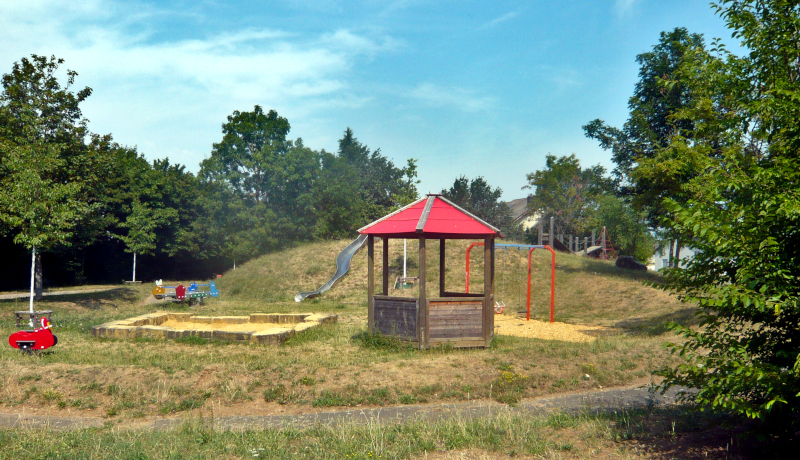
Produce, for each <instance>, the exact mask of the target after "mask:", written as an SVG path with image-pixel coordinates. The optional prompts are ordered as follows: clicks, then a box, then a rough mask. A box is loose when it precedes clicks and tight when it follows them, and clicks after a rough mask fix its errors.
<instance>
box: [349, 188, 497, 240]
mask: <svg viewBox="0 0 800 460" xmlns="http://www.w3.org/2000/svg"><path fill="white" fill-rule="evenodd" d="M358 233H361V234H365V235H374V236H381V237H393V238H420V237H425V238H458V239H478V238H488V237H502V236H503V235H502V234H501V233H500V230H499V229H498V228H497V227H494V226H493V225H491V224H489V223H487V222H485V221H483V220H481V219H480V218H478V217H476V216H475V215H473V214H471V213H469V212H468V211H466V210H464V209H462V208H460V207H459V206H458V205H456V204H455V203H453V202H452V201H450V200H448V199H447V198H444V197H443V196H441V195H436V194H431V195H428V196H426V197H425V198H421V199H419V200H417V201H415V202H413V203H411V204H409V205H408V206H406V207H404V208H402V209H399V210H397V211H395V212H393V213H391V214H388V215H386V216H384V217H382V218H380V219H378V220H376V221H375V222H373V223H371V224H369V225H367V226H365V227H363V228H361V229H359V230H358Z"/></svg>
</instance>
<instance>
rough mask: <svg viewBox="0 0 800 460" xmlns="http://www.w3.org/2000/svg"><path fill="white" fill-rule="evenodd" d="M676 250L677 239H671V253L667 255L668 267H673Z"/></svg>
mask: <svg viewBox="0 0 800 460" xmlns="http://www.w3.org/2000/svg"><path fill="white" fill-rule="evenodd" d="M674 252H675V240H673V239H672V238H670V239H669V253H668V255H667V267H672V263H673V262H672V258H673V253H674Z"/></svg>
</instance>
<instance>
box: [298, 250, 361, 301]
mask: <svg viewBox="0 0 800 460" xmlns="http://www.w3.org/2000/svg"><path fill="white" fill-rule="evenodd" d="M365 241H367V235H359V236H358V238H356V239H355V240H353V242H352V243H350V244H348V245H347V247H346V248H344V249H342V252H340V253H339V255H338V256H336V273H334V274H333V276H332V277H331V279H329V280H328V282H327V283H325V284H323V285H322V286H320V287H319V289H317V290H316V291H309V292H301V293H299V294H297V295H296V296H294V301H295V302H302V301H303V300H305V299H310V298H312V297H316V296H318V295H320V294H322V293H323V292H325V291H327V290H328V289H330V288H332V287H333V285H334V284H336V282H337V281H339V280H340V279H342V277H343V276H344V275H346V274H347V272H348V271H349V270H350V261H351V260H353V256H354V255H356V253H357V252H358V251H359V250H360V249H361V247H362V246H364V242H365Z"/></svg>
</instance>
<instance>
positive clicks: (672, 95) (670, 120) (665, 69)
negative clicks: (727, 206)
mask: <svg viewBox="0 0 800 460" xmlns="http://www.w3.org/2000/svg"><path fill="white" fill-rule="evenodd" d="M703 49H704V40H703V37H702V35H699V34H692V33H689V31H688V30H686V29H685V28H682V27H678V28H675V29H674V30H672V31H669V32H662V33H661V35H660V38H659V42H658V43H657V44H656V45H655V46H653V49H652V50H651V51H648V52H646V53H642V54H640V55H638V56H637V57H636V62H637V63H638V64H639V81H638V82H637V83H636V86H635V88H634V92H633V95H632V96H631V98H630V99H629V101H628V107H629V108H630V116H629V118H628V120H627V121H626V122H625V124H624V126H623V127H622V128H621V129H619V128H614V127H611V126H608V125H607V124H605V122H603V121H602V120H599V119H598V120H593V121H591V122H590V123H588V124H587V125H585V126H584V127H583V129H584V131H585V133H586V135H587V136H588V137H590V138H593V139H596V140H597V141H599V143H600V146H601V147H603V148H604V149H607V150H611V157H612V160H613V161H614V163H615V165H616V168H615V169H614V171H613V173H614V175H615V176H616V178H617V180H618V181H619V182H620V185H621V186H620V194H621V196H622V197H624V198H625V199H626V201H628V202H630V203H631V204H632V205H633V206H634V208H635V209H637V210H640V211H644V212H645V213H646V217H647V221H648V223H649V225H650V227H652V228H653V229H657V228H659V227H661V226H662V219H663V218H664V217H665V215H666V213H667V211H668V209H667V208H665V207H664V205H663V202H664V199H665V198H670V199H672V200H677V201H681V202H685V201H686V199H687V198H688V197H687V195H686V191H685V190H684V189H683V187H682V185H683V184H684V183H686V181H687V180H689V179H690V178H691V177H693V176H694V175H696V174H698V171H701V170H702V169H694V168H691V167H689V166H694V165H690V164H687V163H685V162H680V161H671V162H665V161H664V158H663V157H662V156H661V155H660V153H661V152H662V151H663V150H664V149H665V148H668V147H670V146H671V145H672V144H673V143H683V144H686V143H691V142H692V139H693V136H694V134H695V133H696V130H695V123H696V122H698V121H699V120H695V119H694V118H691V117H683V116H679V114H680V113H681V112H682V111H683V110H685V109H686V108H687V107H693V106H694V104H695V102H696V99H695V96H696V94H695V92H694V91H693V88H692V87H691V86H690V85H689V84H688V82H686V81H685V80H684V79H682V78H680V77H679V76H678V73H679V72H680V70H679V69H680V67H681V64H682V62H684V58H685V57H686V56H687V55H689V54H691V53H694V52H697V51H702V50H703ZM676 148H680V146H676ZM656 157H658V160H656ZM678 157H680V156H678ZM670 231H671V232H672V233H671V235H670V236H671V237H672V238H679V237H680V235H677V234H675V233H674V229H671V230H670Z"/></svg>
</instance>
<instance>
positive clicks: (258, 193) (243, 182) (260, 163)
mask: <svg viewBox="0 0 800 460" xmlns="http://www.w3.org/2000/svg"><path fill="white" fill-rule="evenodd" d="M290 128H291V126H290V125H289V121H288V120H287V119H286V118H283V117H281V116H279V115H278V112H276V111H274V110H270V111H269V112H268V113H264V110H263V109H262V108H261V106H258V105H256V106H255V107H254V108H253V111H252V112H239V111H238V110H236V111H234V112H233V114H231V115H229V116H228V122H227V123H224V124H223V125H222V134H223V137H222V141H221V142H219V143H215V144H214V145H213V148H212V149H211V156H210V157H209V158H207V159H205V160H203V161H202V162H201V163H200V175H201V177H203V178H204V179H207V180H217V181H223V182H226V183H228V184H230V185H231V187H233V188H234V190H236V191H237V192H239V193H240V194H242V196H244V197H247V198H249V199H251V200H253V201H255V202H259V203H260V202H266V203H269V201H270V199H271V198H272V195H271V192H272V190H271V185H272V182H273V174H274V168H275V165H276V161H275V160H276V157H278V156H281V155H283V154H284V153H285V152H286V149H287V144H286V135H287V134H289V129H290Z"/></svg>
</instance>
